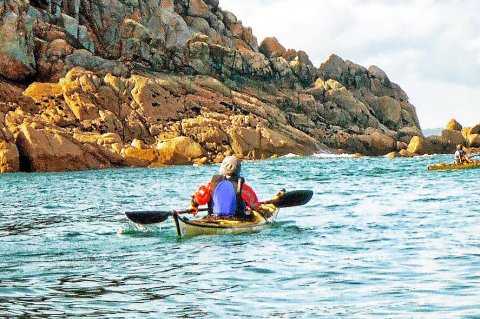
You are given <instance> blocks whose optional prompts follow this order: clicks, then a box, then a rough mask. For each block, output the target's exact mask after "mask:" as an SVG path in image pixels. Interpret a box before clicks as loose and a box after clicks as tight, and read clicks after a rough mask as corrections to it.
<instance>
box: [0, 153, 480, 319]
mask: <svg viewBox="0 0 480 319" xmlns="http://www.w3.org/2000/svg"><path fill="white" fill-rule="evenodd" d="M441 161H451V157H450V156H448V157H447V156H430V157H428V156H427V157H417V158H410V159H394V160H389V159H386V158H383V157H380V158H348V157H346V158H345V157H329V156H317V157H315V156H314V157H308V158H295V157H288V158H280V159H275V160H268V161H253V162H245V163H244V167H243V175H244V176H245V178H246V181H247V183H248V184H250V185H251V186H252V187H253V188H254V189H255V190H256V191H257V193H258V195H259V197H260V199H262V200H266V199H269V198H271V197H272V196H273V195H274V194H275V193H276V192H277V191H279V190H280V189H282V188H285V189H287V190H295V189H311V190H313V191H314V197H313V199H312V200H311V202H310V203H308V204H307V205H305V206H302V207H294V208H288V209H282V210H281V211H280V213H279V215H278V219H277V222H276V223H275V224H274V225H273V227H272V228H270V229H266V230H264V231H262V232H260V233H256V234H249V235H236V236H235V235H223V236H199V237H193V238H185V239H180V238H178V237H177V236H176V234H175V228H174V225H173V221H172V220H171V219H170V220H167V221H166V222H164V223H162V224H160V225H158V226H156V227H153V228H149V229H137V228H136V227H134V226H133V225H131V224H129V222H128V221H127V219H126V218H125V216H124V211H134V210H149V209H152V210H153V209H154V210H172V209H182V208H186V207H187V206H188V203H189V197H190V195H191V194H192V193H193V192H194V191H195V189H196V188H197V186H198V185H200V184H201V183H205V182H208V180H209V179H210V176H211V175H212V174H214V173H215V172H216V171H217V170H218V166H200V167H193V166H182V167H168V168H159V169H116V170H102V171H85V172H73V173H72V172H70V173H30V174H27V173H15V174H3V175H0V317H1V318H4V317H5V318H15V317H22V318H38V317H48V318H65V317H68V318H480V207H479V204H480V187H479V186H480V185H479V177H480V170H458V171H443V172H442V171H437V172H429V171H427V169H426V167H427V165H428V164H432V163H437V162H441Z"/></svg>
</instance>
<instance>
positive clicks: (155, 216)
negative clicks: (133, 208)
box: [125, 211, 172, 225]
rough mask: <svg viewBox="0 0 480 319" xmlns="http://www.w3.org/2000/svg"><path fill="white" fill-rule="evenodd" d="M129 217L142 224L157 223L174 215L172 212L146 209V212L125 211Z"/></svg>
mask: <svg viewBox="0 0 480 319" xmlns="http://www.w3.org/2000/svg"><path fill="white" fill-rule="evenodd" d="M125 215H127V218H128V219H130V220H131V221H132V222H134V223H136V224H141V225H149V224H157V223H162V222H164V221H166V220H167V218H168V217H170V216H172V212H161V211H144V212H125Z"/></svg>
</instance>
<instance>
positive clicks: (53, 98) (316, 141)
mask: <svg viewBox="0 0 480 319" xmlns="http://www.w3.org/2000/svg"><path fill="white" fill-rule="evenodd" d="M2 3H3V5H2V6H0V16H1V20H0V35H1V37H0V39H1V40H0V41H1V44H2V45H1V46H0V75H1V76H2V77H3V79H5V81H3V82H0V106H1V109H0V132H1V134H0V163H1V170H2V171H16V170H19V169H20V170H25V171H56V170H78V169H96V168H103V167H118V166H142V167H147V166H150V167H152V166H162V165H171V164H191V163H208V162H219V161H221V160H222V159H223V157H225V156H228V155H232V154H235V155H236V156H238V157H241V158H247V159H257V158H258V159H262V158H269V157H272V156H280V155H284V154H288V153H294V154H299V155H309V154H312V153H314V152H317V151H319V150H327V151H335V150H337V151H339V152H352V153H357V152H361V153H363V154H368V155H380V154H386V153H388V152H391V151H399V150H401V149H402V148H405V147H406V143H408V142H409V141H410V139H411V138H412V137H413V136H415V135H419V136H421V130H420V126H419V123H418V119H417V116H416V113H415V108H414V107H413V106H412V105H411V104H410V103H409V102H408V97H407V95H406V94H405V92H403V90H401V88H400V87H399V86H398V85H396V84H394V83H393V82H391V81H390V80H389V78H388V77H387V75H386V74H385V73H384V72H383V71H382V70H380V69H379V68H378V67H375V66H371V67H369V68H368V69H367V68H364V67H362V66H359V65H357V64H355V63H353V62H350V61H348V60H347V61H345V60H343V59H341V58H340V57H338V56H335V55H332V56H331V57H330V58H329V59H328V61H326V62H325V63H323V64H322V65H321V66H320V67H319V68H317V67H315V66H314V65H313V64H312V62H311V61H310V59H309V57H308V55H307V53H305V52H303V51H297V50H293V49H286V48H285V47H284V46H283V45H282V44H281V43H280V42H279V41H278V40H277V39H275V38H267V39H265V40H264V41H262V43H261V45H260V46H259V45H258V42H257V39H256V38H255V36H254V35H253V32H252V30H251V28H248V27H245V26H244V25H243V24H242V23H241V21H240V20H239V19H238V18H237V17H236V16H235V15H234V14H233V13H231V12H228V11H224V10H222V9H221V8H220V7H219V2H218V0H216V1H212V0H190V1H183V0H178V1H177V0H175V1H173V0H160V1H143V0H141V1H134V2H128V1H127V2H125V1H114V0H102V1H100V0H89V1H79V0H74V1H64V0H56V1H50V0H48V1H47V0H45V1H33V0H32V1H30V2H29V1H27V0H23V1H11V0H10V1H9V0H5V1H3V2H2ZM7 81H12V82H7ZM12 92H13V93H12ZM2 103H3V104H2ZM445 134H446V136H447V135H448V138H451V139H453V138H456V137H458V134H457V133H445ZM446 138H447V137H446Z"/></svg>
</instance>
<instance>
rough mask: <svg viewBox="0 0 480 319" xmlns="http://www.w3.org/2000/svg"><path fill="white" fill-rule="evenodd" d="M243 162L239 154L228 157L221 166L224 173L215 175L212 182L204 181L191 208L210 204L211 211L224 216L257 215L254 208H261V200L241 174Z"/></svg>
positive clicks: (242, 216)
mask: <svg viewBox="0 0 480 319" xmlns="http://www.w3.org/2000/svg"><path fill="white" fill-rule="evenodd" d="M241 169H242V162H241V160H240V159H238V158H236V157H235V156H228V157H226V158H225V159H224V160H223V162H222V164H221V166H220V171H219V173H220V175H214V176H213V177H212V180H211V181H210V183H208V185H206V186H205V185H202V186H200V187H199V189H198V190H197V192H196V193H195V194H194V195H192V201H191V205H190V206H191V209H192V210H193V214H194V215H196V212H198V206H200V205H207V204H208V214H209V215H213V216H219V217H220V216H221V217H222V218H225V217H228V218H232V217H233V218H239V219H243V220H251V219H253V213H252V212H251V210H255V211H259V210H260V203H259V202H258V198H257V195H256V194H255V192H254V191H253V189H252V188H251V187H250V186H248V185H247V184H245V180H244V179H243V177H241V175H240V172H241Z"/></svg>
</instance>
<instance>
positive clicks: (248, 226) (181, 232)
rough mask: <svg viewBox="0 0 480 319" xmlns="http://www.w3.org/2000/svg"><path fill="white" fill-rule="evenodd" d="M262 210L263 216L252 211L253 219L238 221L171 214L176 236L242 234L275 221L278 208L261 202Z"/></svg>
mask: <svg viewBox="0 0 480 319" xmlns="http://www.w3.org/2000/svg"><path fill="white" fill-rule="evenodd" d="M261 206H262V210H263V211H264V215H265V217H264V216H263V215H262V214H261V213H259V212H256V211H254V212H253V213H254V216H255V217H254V219H253V221H240V220H228V219H212V218H208V216H207V217H204V218H201V219H194V220H190V219H189V218H187V217H185V216H181V215H179V214H174V215H173V220H174V222H175V226H176V229H177V234H178V236H181V237H183V236H196V235H219V234H244V233H253V232H258V231H260V230H262V229H264V228H266V227H268V226H270V224H271V223H273V222H274V221H275V219H276V218H277V214H278V211H279V209H278V208H277V207H276V206H275V205H272V204H263V205H261Z"/></svg>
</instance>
